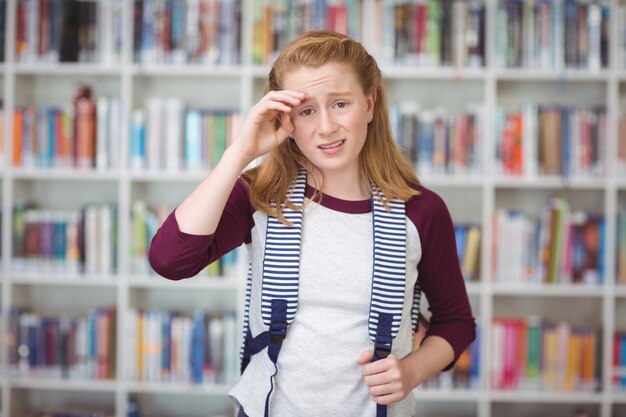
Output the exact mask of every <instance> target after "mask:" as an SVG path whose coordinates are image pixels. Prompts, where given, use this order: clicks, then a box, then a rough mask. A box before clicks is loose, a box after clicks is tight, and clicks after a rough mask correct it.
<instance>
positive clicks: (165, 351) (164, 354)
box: [161, 310, 172, 377]
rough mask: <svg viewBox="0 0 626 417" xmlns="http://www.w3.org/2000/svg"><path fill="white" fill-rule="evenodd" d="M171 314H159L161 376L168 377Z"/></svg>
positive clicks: (167, 312)
mask: <svg viewBox="0 0 626 417" xmlns="http://www.w3.org/2000/svg"><path fill="white" fill-rule="evenodd" d="M171 334H172V312H171V311H167V310H166V311H162V312H161V343H162V345H161V346H162V348H161V375H167V376H168V377H169V375H170V371H171V357H172V337H171Z"/></svg>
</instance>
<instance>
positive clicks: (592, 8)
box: [587, 3, 602, 71]
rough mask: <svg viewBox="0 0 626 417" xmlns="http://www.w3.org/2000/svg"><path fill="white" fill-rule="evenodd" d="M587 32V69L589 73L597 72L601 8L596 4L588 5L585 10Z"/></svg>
mask: <svg viewBox="0 0 626 417" xmlns="http://www.w3.org/2000/svg"><path fill="white" fill-rule="evenodd" d="M587 31H588V34H589V36H588V39H589V53H588V55H587V69H588V70H591V71H598V70H599V69H600V67H601V66H602V58H601V53H600V42H601V38H602V34H601V33H602V7H601V6H600V5H599V4H598V3H590V4H589V6H588V8H587Z"/></svg>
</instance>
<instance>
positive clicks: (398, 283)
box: [368, 187, 406, 342]
mask: <svg viewBox="0 0 626 417" xmlns="http://www.w3.org/2000/svg"><path fill="white" fill-rule="evenodd" d="M372 197H373V198H372V200H373V206H372V219H373V220H372V221H373V228H374V236H373V240H374V250H373V253H374V265H373V273H372V294H371V299H370V314H369V324H368V329H369V336H370V339H371V340H372V341H374V342H375V341H376V334H377V331H378V318H379V315H380V314H388V315H390V316H391V317H392V320H391V337H392V338H394V337H396V335H397V334H398V329H399V328H400V320H401V319H402V307H403V305H404V287H405V283H406V217H405V212H406V208H405V203H404V202H403V201H401V200H398V199H394V200H391V201H388V202H387V204H388V206H389V208H390V211H387V210H386V209H385V206H384V204H383V201H382V198H383V194H382V192H381V191H380V190H379V189H378V188H377V187H373V189H372Z"/></svg>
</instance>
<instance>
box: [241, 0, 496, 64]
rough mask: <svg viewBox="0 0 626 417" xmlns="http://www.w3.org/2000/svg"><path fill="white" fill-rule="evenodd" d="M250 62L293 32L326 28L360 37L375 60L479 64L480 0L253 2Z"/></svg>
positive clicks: (263, 58)
mask: <svg viewBox="0 0 626 417" xmlns="http://www.w3.org/2000/svg"><path fill="white" fill-rule="evenodd" d="M253 4H254V10H253V43H252V60H253V62H254V63H257V64H261V63H270V62H272V61H273V60H274V58H275V57H276V55H277V53H278V51H280V49H281V48H282V47H283V46H284V45H285V44H286V43H287V42H288V41H289V40H290V39H293V38H294V37H295V36H296V35H297V34H299V33H300V32H302V31H306V30H311V29H328V30H332V31H335V32H339V33H343V34H347V35H350V36H351V37H353V38H354V39H357V40H359V41H361V42H362V43H363V44H364V45H365V47H366V48H368V50H369V52H370V53H371V54H372V55H373V56H374V57H375V58H376V59H377V60H379V62H381V63H397V64H407V65H416V66H430V67H432V66H456V67H481V66H483V65H484V62H485V58H484V57H485V5H484V3H483V2H482V1H476V0H472V1H460V0H427V1H423V2H414V1H408V0H399V1H393V2H391V1H383V0H345V1H341V0H339V1H332V2H331V1H326V0H311V1H305V0H297V1H276V2H262V1H254V3H253Z"/></svg>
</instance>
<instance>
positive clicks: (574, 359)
mask: <svg viewBox="0 0 626 417" xmlns="http://www.w3.org/2000/svg"><path fill="white" fill-rule="evenodd" d="M581 340H582V338H581V335H580V334H577V333H572V334H570V336H569V339H568V341H567V359H566V361H567V362H566V365H565V382H564V384H563V389H564V390H565V391H574V390H575V389H577V388H578V381H579V379H580V374H581V356H582V355H581V347H582V343H581Z"/></svg>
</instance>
